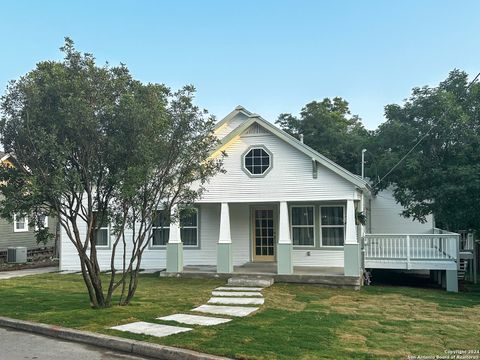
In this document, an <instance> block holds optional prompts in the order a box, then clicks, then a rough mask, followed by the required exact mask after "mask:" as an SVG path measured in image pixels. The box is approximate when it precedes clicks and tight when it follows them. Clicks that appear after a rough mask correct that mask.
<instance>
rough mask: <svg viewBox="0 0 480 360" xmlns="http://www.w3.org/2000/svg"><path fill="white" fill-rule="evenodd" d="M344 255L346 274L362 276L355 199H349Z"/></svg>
mask: <svg viewBox="0 0 480 360" xmlns="http://www.w3.org/2000/svg"><path fill="white" fill-rule="evenodd" d="M343 257H344V260H343V267H344V274H345V276H360V267H361V265H360V264H361V263H360V244H359V243H358V239H357V230H356V225H355V205H354V203H353V200H347V208H346V223H345V244H344V247H343Z"/></svg>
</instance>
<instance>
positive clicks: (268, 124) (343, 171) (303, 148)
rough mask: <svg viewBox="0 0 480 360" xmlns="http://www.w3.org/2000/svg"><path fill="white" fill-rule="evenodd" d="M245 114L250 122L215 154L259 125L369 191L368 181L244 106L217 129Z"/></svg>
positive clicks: (233, 133) (245, 122)
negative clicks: (246, 131) (250, 128)
mask: <svg viewBox="0 0 480 360" xmlns="http://www.w3.org/2000/svg"><path fill="white" fill-rule="evenodd" d="M239 113H243V114H244V115H246V116H248V120H245V121H244V122H243V123H241V124H240V125H239V126H238V127H237V128H235V129H234V130H233V131H231V132H230V133H229V134H227V135H226V136H225V137H224V138H223V139H221V142H220V145H219V146H218V147H217V148H216V149H215V150H214V152H213V153H216V152H218V151H219V150H220V149H221V148H223V147H225V146H226V145H227V144H228V143H229V142H231V141H232V140H233V139H235V138H236V137H238V136H240V134H242V133H243V132H244V131H245V130H247V129H248V128H249V127H250V126H251V125H253V124H255V123H257V124H258V125H260V126H262V127H263V128H265V129H267V130H268V131H270V132H271V133H272V134H274V135H276V136H277V137H279V138H280V139H282V140H283V141H285V142H286V143H288V144H290V145H291V146H293V147H294V148H296V149H297V150H299V151H301V152H303V153H304V154H305V155H307V156H309V157H310V158H312V160H315V161H317V162H318V163H319V164H321V165H323V166H325V167H326V168H327V169H329V170H331V171H333V172H334V173H336V174H337V175H339V176H341V177H342V178H344V179H345V180H347V181H349V182H351V183H353V184H355V185H356V186H358V187H360V188H365V189H368V187H369V186H368V181H366V180H364V179H362V178H361V177H360V176H358V175H355V174H353V173H351V172H350V171H348V170H347V169H345V168H343V167H341V166H340V165H338V164H337V163H335V162H334V161H332V160H330V159H328V158H327V157H325V156H323V155H322V154H320V153H319V152H317V151H315V150H313V149H312V148H311V147H310V146H308V145H305V144H304V143H302V142H301V141H299V140H297V139H296V138H295V137H293V136H292V135H290V134H288V133H286V132H285V131H283V130H281V129H279V128H278V127H276V126H275V125H273V124H272V123H271V122H269V121H267V120H265V119H264V118H262V117H261V116H260V115H258V114H253V113H251V112H250V111H248V110H246V109H245V108H243V107H242V106H237V107H236V108H235V110H234V111H232V112H231V113H230V114H228V115H227V116H226V117H225V118H224V119H222V120H221V121H220V122H218V124H217V125H216V127H215V129H218V128H219V127H220V126H222V125H224V124H226V123H227V122H229V121H230V120H232V119H233V118H234V117H235V116H236V115H237V114H239Z"/></svg>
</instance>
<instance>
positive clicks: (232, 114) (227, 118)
mask: <svg viewBox="0 0 480 360" xmlns="http://www.w3.org/2000/svg"><path fill="white" fill-rule="evenodd" d="M238 114H243V115H245V116H247V117H250V116H251V115H252V113H251V112H250V111H248V110H247V109H245V108H244V107H243V106H242V105H238V106H237V107H235V109H233V111H232V112H230V113H229V114H228V115H227V116H225V117H224V118H223V119H222V120H220V121H219V122H218V123H216V124H215V128H214V131H216V130H218V129H219V128H221V127H222V126H223V125H225V124H226V123H228V122H229V121H230V120H232V119H233V118H234V117H236V116H237V115H238Z"/></svg>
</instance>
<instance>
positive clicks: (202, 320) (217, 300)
mask: <svg viewBox="0 0 480 360" xmlns="http://www.w3.org/2000/svg"><path fill="white" fill-rule="evenodd" d="M232 279H234V283H235V282H236V281H237V282H238V280H237V279H235V278H232ZM232 279H229V282H228V284H229V285H228V286H220V287H218V288H216V289H214V290H213V291H212V297H211V298H210V300H208V304H206V305H201V306H198V307H196V308H194V309H192V310H190V311H191V312H196V313H203V314H212V315H223V316H230V317H243V316H248V315H250V314H252V313H253V312H255V311H257V310H258V309H259V308H258V307H257V306H244V305H263V303H264V301H265V300H264V299H263V295H262V293H261V291H262V290H263V289H264V288H265V287H267V286H270V285H271V284H272V283H273V279H272V280H271V282H269V283H267V282H266V281H265V279H261V281H258V280H257V282H256V283H255V280H256V279H252V280H253V281H250V279H249V282H248V284H245V285H255V286H241V283H238V285H239V286H230V284H231V283H232V282H231V280H232ZM235 285H236V284H235ZM258 285H260V286H258ZM217 304H218V305H217ZM239 305H242V306H239ZM157 320H160V321H174V322H177V323H179V324H182V325H202V326H214V325H220V324H224V323H227V322H229V321H231V320H232V319H230V318H222V317H216V316H215V317H213V316H202V315H193V314H173V315H169V316H163V317H159V318H157ZM111 329H113V330H119V331H128V332H132V333H136V334H146V335H153V336H157V337H163V336H168V335H173V334H178V333H182V332H187V331H191V330H193V329H192V328H189V327H183V326H172V325H164V324H157V323H148V322H144V321H138V322H133V323H130V324H125V325H119V326H114V327H111Z"/></svg>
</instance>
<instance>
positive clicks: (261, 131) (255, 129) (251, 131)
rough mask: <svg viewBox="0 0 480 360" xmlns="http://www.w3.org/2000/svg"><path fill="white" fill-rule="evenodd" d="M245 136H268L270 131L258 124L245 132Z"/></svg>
mask: <svg viewBox="0 0 480 360" xmlns="http://www.w3.org/2000/svg"><path fill="white" fill-rule="evenodd" d="M244 134H245V135H255V134H268V131H267V130H265V129H264V128H263V127H262V126H260V125H258V124H252V125H251V126H250V127H249V128H248V129H247V130H245V133H244Z"/></svg>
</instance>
